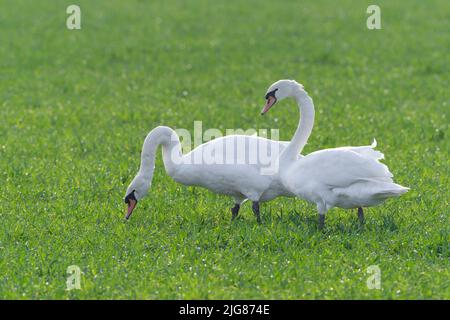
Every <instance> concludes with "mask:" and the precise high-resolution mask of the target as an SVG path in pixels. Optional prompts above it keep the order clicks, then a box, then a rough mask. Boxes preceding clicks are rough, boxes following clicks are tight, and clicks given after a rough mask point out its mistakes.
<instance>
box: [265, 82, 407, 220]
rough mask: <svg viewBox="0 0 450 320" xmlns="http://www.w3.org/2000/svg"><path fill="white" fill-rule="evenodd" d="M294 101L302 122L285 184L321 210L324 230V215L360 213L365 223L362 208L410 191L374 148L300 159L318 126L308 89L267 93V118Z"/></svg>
mask: <svg viewBox="0 0 450 320" xmlns="http://www.w3.org/2000/svg"><path fill="white" fill-rule="evenodd" d="M287 97H294V98H295V99H296V101H297V104H298V106H299V109H300V113H301V120H300V122H299V125H298V127H297V130H296V132H295V134H294V136H293V138H292V140H291V142H290V143H289V145H288V146H287V147H286V148H285V149H284V150H283V151H282V152H281V154H280V157H279V168H280V172H279V176H280V181H281V183H282V185H283V186H284V187H285V188H286V189H287V190H288V191H290V192H291V193H293V194H295V195H296V196H297V197H299V198H302V199H306V200H308V201H310V202H313V203H315V204H316V205H317V210H318V211H319V227H320V228H323V226H324V224H325V213H326V212H327V211H328V210H330V209H331V208H333V207H339V208H344V209H351V208H358V217H359V219H360V221H361V222H363V221H364V214H363V209H362V208H363V207H371V206H375V205H378V204H380V203H381V202H383V201H385V200H386V199H388V198H391V197H397V196H400V195H401V194H403V193H405V192H407V191H408V190H409V188H405V187H403V186H401V185H398V184H396V183H394V182H393V181H392V177H393V176H392V173H390V172H389V169H388V167H387V166H386V165H384V164H382V163H380V162H379V160H380V159H383V157H384V156H383V154H382V153H381V152H379V151H376V150H374V148H375V147H376V141H375V140H374V143H373V144H372V145H371V146H361V147H341V148H334V149H324V150H320V151H316V152H313V153H310V154H308V155H306V156H299V153H300V152H301V151H302V149H303V147H304V146H305V144H306V142H307V141H308V138H309V136H310V134H311V131H312V128H313V125H314V105H313V101H312V99H311V98H310V97H309V95H308V94H307V92H306V91H305V90H304V89H303V86H302V85H301V84H299V83H297V82H296V81H294V80H280V81H277V82H275V83H274V84H272V85H271V86H270V87H269V89H268V90H267V94H266V104H265V106H264V109H263V110H262V114H265V113H266V112H267V111H268V110H269V109H270V108H271V107H272V106H273V105H274V104H275V103H276V102H277V101H280V100H282V99H284V98H287Z"/></svg>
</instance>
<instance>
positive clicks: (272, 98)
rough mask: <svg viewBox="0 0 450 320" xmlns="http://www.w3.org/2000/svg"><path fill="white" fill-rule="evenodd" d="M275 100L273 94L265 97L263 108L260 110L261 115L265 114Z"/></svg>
mask: <svg viewBox="0 0 450 320" xmlns="http://www.w3.org/2000/svg"><path fill="white" fill-rule="evenodd" d="M275 102H277V99H276V98H275V97H273V96H269V97H268V98H267V101H266V104H265V105H264V108H263V109H262V111H261V115H263V114H265V113H266V112H267V111H269V109H270V108H272V106H273V105H274V104H275Z"/></svg>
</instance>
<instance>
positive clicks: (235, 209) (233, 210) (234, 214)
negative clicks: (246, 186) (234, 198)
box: [231, 203, 241, 221]
mask: <svg viewBox="0 0 450 320" xmlns="http://www.w3.org/2000/svg"><path fill="white" fill-rule="evenodd" d="M240 207H241V206H240V205H239V203H236V204H235V205H234V207H233V208H231V221H233V220H234V219H236V217H237V215H238V213H239V209H240Z"/></svg>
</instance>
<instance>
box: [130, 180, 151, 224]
mask: <svg viewBox="0 0 450 320" xmlns="http://www.w3.org/2000/svg"><path fill="white" fill-rule="evenodd" d="M146 180H147V179H145V178H144V177H143V176H141V175H139V174H138V175H137V176H136V177H134V179H133V181H131V183H130V185H129V186H128V188H127V192H126V194H125V198H124V201H125V203H126V204H127V206H128V209H127V214H126V216H125V219H127V220H128V219H129V218H130V216H131V214H132V213H133V210H134V208H136V205H137V203H138V201H139V200H141V199H142V198H143V197H145V195H146V194H147V192H148V189H149V187H150V185H149V183H148V182H146Z"/></svg>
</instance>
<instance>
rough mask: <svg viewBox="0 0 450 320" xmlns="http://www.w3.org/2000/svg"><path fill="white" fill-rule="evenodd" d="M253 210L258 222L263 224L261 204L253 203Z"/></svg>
mask: <svg viewBox="0 0 450 320" xmlns="http://www.w3.org/2000/svg"><path fill="white" fill-rule="evenodd" d="M252 209H253V213H254V214H255V216H256V221H257V222H258V223H261V216H260V215H259V202H258V201H254V202H253V204H252Z"/></svg>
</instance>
